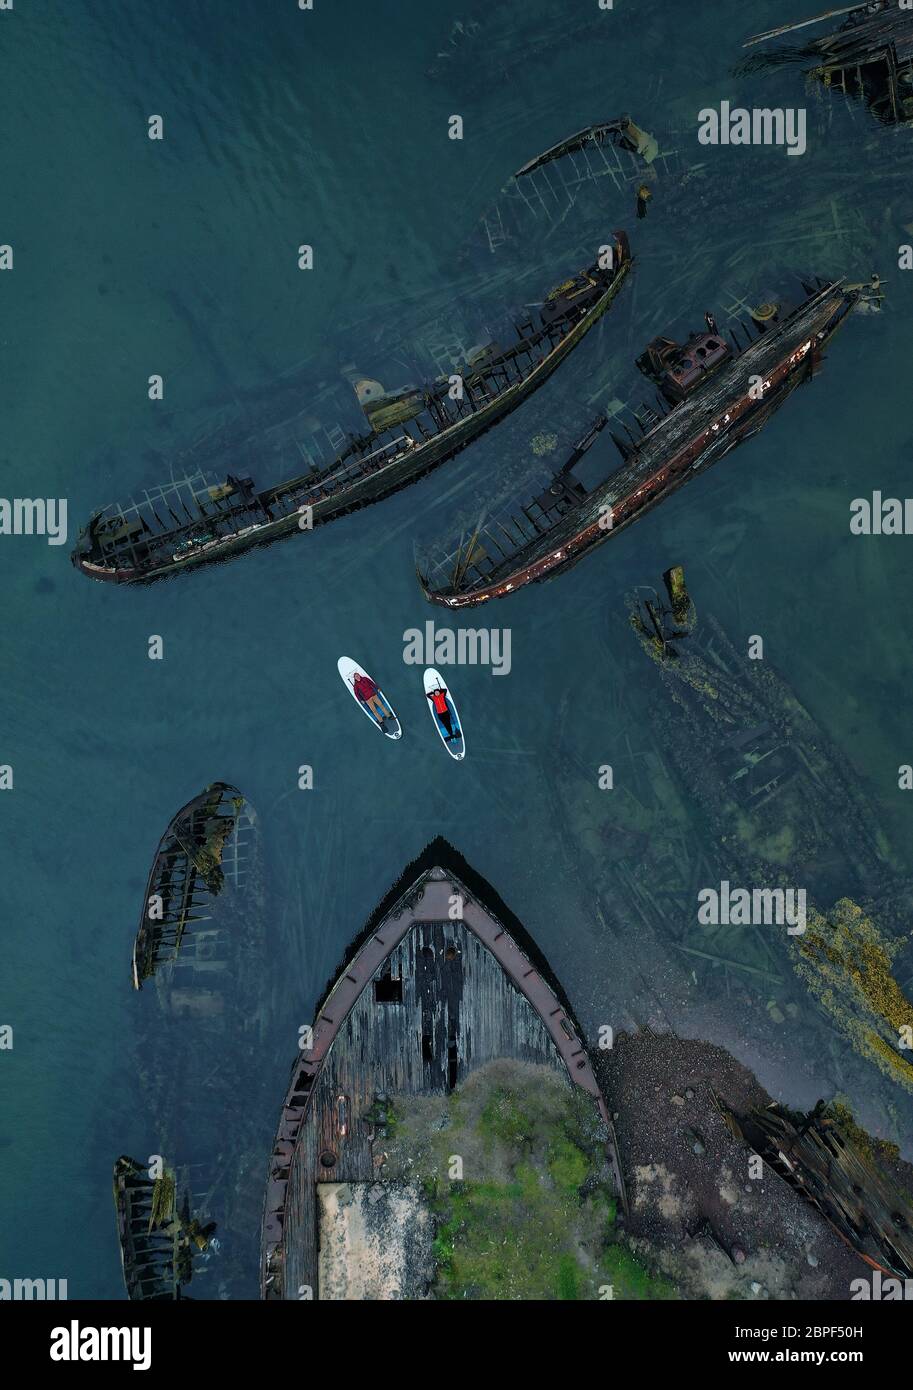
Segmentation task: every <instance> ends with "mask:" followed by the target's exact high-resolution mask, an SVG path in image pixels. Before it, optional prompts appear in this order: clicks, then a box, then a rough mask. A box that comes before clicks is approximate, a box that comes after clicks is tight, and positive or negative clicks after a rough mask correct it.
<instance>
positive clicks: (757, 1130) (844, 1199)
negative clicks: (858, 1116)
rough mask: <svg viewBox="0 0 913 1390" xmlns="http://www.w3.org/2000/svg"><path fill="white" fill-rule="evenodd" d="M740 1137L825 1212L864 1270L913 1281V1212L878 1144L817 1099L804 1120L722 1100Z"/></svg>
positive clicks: (782, 1110)
mask: <svg viewBox="0 0 913 1390" xmlns="http://www.w3.org/2000/svg"><path fill="white" fill-rule="evenodd" d="M717 1105H718V1107H719V1109H720V1112H721V1114H722V1115H723V1118H724V1119H725V1120H726V1123H727V1124H728V1125H729V1127H730V1129H731V1130H732V1132H733V1133H734V1134H735V1135H736V1137H737V1138H740V1139H743V1140H744V1141H745V1143H746V1144H749V1145H750V1146H751V1148H752V1149H753V1150H754V1151H755V1153H756V1154H758V1155H759V1156H760V1157H761V1158H763V1160H764V1162H765V1163H766V1164H767V1165H768V1167H769V1168H771V1169H772V1170H773V1171H774V1172H775V1173H777V1174H779V1176H780V1177H781V1178H783V1179H784V1181H786V1182H787V1183H789V1185H790V1187H792V1188H793V1189H794V1190H795V1191H796V1192H798V1193H800V1194H801V1195H802V1196H803V1197H804V1198H805V1199H806V1201H808V1202H810V1203H811V1204H812V1206H814V1207H815V1208H816V1209H817V1210H818V1211H820V1212H821V1214H822V1216H824V1218H825V1220H826V1221H828V1222H829V1223H830V1225H831V1226H832V1227H833V1228H834V1230H835V1231H837V1233H838V1234H839V1235H840V1236H842V1237H843V1239H844V1240H845V1241H846V1242H847V1244H848V1245H850V1246H852V1248H853V1249H854V1250H855V1251H856V1252H857V1253H858V1254H859V1255H861V1256H862V1258H863V1260H865V1262H866V1264H868V1265H871V1266H872V1268H873V1269H880V1270H882V1272H883V1273H885V1274H892V1275H895V1276H897V1277H898V1278H901V1279H910V1278H913V1206H911V1203H910V1198H909V1196H908V1194H907V1193H905V1192H904V1191H903V1190H902V1189H901V1188H900V1187H899V1186H898V1185H897V1183H896V1182H895V1181H894V1180H893V1179H892V1178H891V1177H890V1176H889V1174H888V1173H886V1172H885V1171H884V1169H883V1166H882V1165H881V1164H880V1163H879V1162H878V1161H877V1157H876V1148H877V1141H875V1144H874V1145H873V1143H872V1141H871V1140H870V1139H869V1138H868V1136H867V1135H864V1134H863V1132H862V1131H860V1130H858V1129H857V1127H856V1126H855V1124H853V1122H852V1119H851V1117H850V1116H848V1115H846V1114H841V1113H840V1112H839V1110H837V1111H836V1112H835V1108H834V1107H832V1106H831V1107H828V1106H825V1104H824V1102H823V1101H819V1102H818V1104H817V1105H816V1106H815V1108H814V1110H812V1111H810V1112H809V1113H808V1114H807V1115H801V1114H794V1113H793V1112H792V1111H790V1110H788V1109H787V1108H786V1107H785V1106H783V1105H778V1104H776V1103H774V1104H771V1105H769V1106H767V1107H766V1108H765V1109H755V1110H753V1111H752V1112H751V1113H750V1114H748V1115H736V1114H734V1113H733V1112H732V1111H731V1110H730V1109H729V1108H728V1107H727V1106H726V1105H725V1104H724V1103H723V1102H721V1101H720V1100H719V1098H717Z"/></svg>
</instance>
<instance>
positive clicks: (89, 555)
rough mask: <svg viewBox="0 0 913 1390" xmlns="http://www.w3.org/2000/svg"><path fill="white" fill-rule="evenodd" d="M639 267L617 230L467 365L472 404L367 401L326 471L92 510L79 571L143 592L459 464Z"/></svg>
mask: <svg viewBox="0 0 913 1390" xmlns="http://www.w3.org/2000/svg"><path fill="white" fill-rule="evenodd" d="M631 264H632V260H631V254H630V250H629V247H628V242H627V238H626V236H625V235H624V233H623V232H616V233H615V234H614V241H613V243H612V256H611V266H608V265H606V266H604V267H603V266H601V265H599V264H598V263H596V264H594V265H593V266H591V267H589V268H588V269H587V270H585V271H583V272H581V273H580V275H578V276H576V277H574V278H573V279H571V280H570V281H567V282H565V283H564V284H563V285H561V286H559V287H558V289H557V290H555V291H552V293H551V294H550V295H549V297H548V298H547V299H546V300H545V302H544V304H543V306H542V308H541V309H540V310H539V311H538V321H537V322H534V321H533V319H532V318H531V317H528V319H527V321H526V322H525V323H523V324H521V325H519V326H517V325H515V327H516V329H517V335H518V336H517V342H516V343H514V344H512V345H511V346H510V347H509V348H508V349H499V350H498V351H497V352H495V353H494V354H493V355H490V356H488V357H486V358H484V359H483V360H481V361H479V362H475V363H470V364H469V366H468V367H467V368H466V369H465V371H464V373H463V374H462V380H463V386H464V392H465V395H464V396H461V397H459V398H458V399H455V398H451V396H450V394H449V388H450V380H449V379H445V380H443V381H436V382H434V383H432V384H431V386H429V387H424V388H415V389H411V388H410V389H409V390H408V391H406V392H404V393H403V394H402V396H401V397H400V398H396V399H394V400H392V401H391V402H389V404H388V406H387V410H386V413H384V410H383V408H382V407H378V406H377V405H376V404H374V405H369V404H365V403H364V402H363V405H365V413H366V415H367V416H368V419H369V422H370V423H373V424H374V425H375V428H374V429H373V430H372V432H371V433H369V434H366V435H363V436H360V437H359V438H357V439H354V440H352V442H351V443H350V444H349V445H348V446H347V448H346V449H345V450H343V452H342V453H341V454H340V455H339V456H338V458H337V459H336V460H334V462H333V463H332V464H330V465H329V466H328V467H326V468H324V469H322V470H320V469H318V470H312V472H311V473H310V474H306V475H300V476H297V477H294V478H292V479H290V480H288V481H287V482H284V483H281V484H279V485H278V486H275V487H271V488H266V489H263V490H261V491H259V492H258V491H255V489H254V484H253V481H252V480H251V479H249V478H242V479H239V478H236V477H233V476H229V477H228V478H226V479H224V480H223V481H221V482H216V481H213V480H212V479H209V478H208V477H206V476H205V475H202V474H200V475H197V476H195V477H193V478H188V479H185V480H183V481H182V482H181V483H178V484H173V485H171V486H170V487H165V488H159V489H154V490H153V491H152V494H151V495H150V493H149V492H147V493H146V495H145V498H144V500H143V501H142V502H140V503H135V502H134V503H132V504H131V506H129V507H113V508H108V509H106V510H105V511H102V512H99V513H96V515H95V516H94V517H93V518H92V519H91V521H90V522H89V524H88V526H87V527H86V528H85V529H84V531H83V532H82V533H81V535H80V539H79V543H78V545H77V547H76V549H75V550H74V552H73V555H72V557H71V558H72V561H73V564H74V565H75V566H76V568H77V569H79V570H80V571H81V572H82V573H83V574H85V575H87V576H88V577H89V578H91V579H98V580H101V581H103V582H108V583H115V584H135V583H144V582H148V581H150V580H153V579H158V578H163V577H166V576H170V575H174V574H177V573H181V572H183V571H185V570H187V569H195V568H197V567H199V566H200V565H204V564H210V563H216V562H221V561H225V560H227V559H229V558H232V557H234V556H236V555H239V554H241V553H243V552H245V551H247V550H250V549H252V548H253V547H255V546H261V545H269V544H271V543H272V542H274V541H276V540H280V539H282V538H283V537H286V536H291V535H296V534H301V533H302V532H308V531H310V530H312V529H313V528H314V527H315V526H318V525H321V524H323V523H325V522H328V521H333V520H335V519H337V518H338V517H341V516H343V515H345V514H346V513H348V512H351V511H354V510H356V509H357V508H359V507H364V506H367V505H369V504H370V503H373V502H380V501H382V500H383V499H384V498H386V497H389V496H391V495H392V494H393V493H395V492H398V491H399V490H400V489H402V488H404V487H406V486H408V485H409V484H410V483H413V482H416V481H418V479H419V478H421V477H424V476H425V475H426V474H427V473H429V472H431V470H432V469H434V468H436V467H438V465H440V464H441V463H444V462H445V461H446V460H448V459H450V458H453V457H454V455H456V454H457V453H459V452H460V451H461V450H462V449H464V448H465V447H466V446H467V445H468V444H470V443H471V442H472V441H473V440H475V439H477V438H478V437H479V436H480V435H482V434H483V433H484V432H485V431H486V430H488V429H491V428H492V426H493V425H495V424H497V423H498V422H499V421H500V420H502V419H504V417H505V416H507V415H509V414H510V413H511V411H513V410H515V409H516V408H517V406H519V405H520V404H521V403H522V402H523V401H525V400H526V399H527V398H528V397H529V396H530V395H531V394H532V393H533V392H534V391H536V390H537V389H538V388H539V387H540V386H541V385H542V384H543V383H544V382H545V381H547V380H548V378H549V377H550V376H551V375H552V373H553V372H554V371H555V370H556V369H557V368H558V367H559V366H560V364H561V363H562V362H563V361H564V359H565V358H566V357H567V356H568V355H569V354H570V353H571V352H572V351H573V350H574V348H575V347H576V346H577V345H578V344H579V343H580V342H581V341H582V339H583V338H584V337H585V335H586V334H587V332H588V331H589V330H590V328H592V326H593V325H594V324H595V323H596V322H597V321H598V320H599V319H600V318H601V317H602V315H603V314H604V313H605V312H606V310H607V309H608V308H609V306H610V305H611V303H612V301H613V300H614V298H615V296H616V295H617V293H618V291H619V290H620V289H621V286H622V285H623V283H624V281H625V279H626V277H627V275H628V272H629V270H630V267H631ZM372 417H373V419H372ZM391 421H393V422H395V423H390V422H391ZM381 422H383V423H381ZM410 425H411V426H412V428H411V430H410V428H409V426H410ZM163 515H164V516H165V517H166V518H167V516H169V515H170V518H171V520H172V521H173V522H174V525H173V526H170V525H169V524H168V523H167V521H163Z"/></svg>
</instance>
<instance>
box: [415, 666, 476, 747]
mask: <svg viewBox="0 0 913 1390" xmlns="http://www.w3.org/2000/svg"><path fill="white" fill-rule="evenodd" d="M424 682H425V698H426V699H427V701H428V708H429V709H430V711H431V718H432V719H433V720H434V727H435V728H436V729H437V731H438V733H439V734H440V736H441V742H442V743H443V745H444V747H445V748H446V749H447V752H448V753H449V754H450V756H451V758H456V759H457V761H458V762H459V760H460V758H465V756H466V740H465V738H464V737H463V724H462V721H461V719H460V716H459V714H458V713H457V707H456V702H455V701H454V698H453V696H452V695H451V693H450V687H449V686H447V685H445V684H444V678H443V676H442V675H441V674H440V672H439V671H435V669H434V667H433V666H429V667H428V669H427V670H426V671H425V675H424ZM441 690H442V691H443V692H444V698H445V699H446V701H447V713H448V714H449V715H450V733H449V734H448V732H447V726H446V723H445V721H444V720H443V719H442V718H441V716H440V715H439V714H438V712H437V710H436V709H435V708H434V701H433V700H432V698H431V696H432V695H434V693H435V692H436V691H441Z"/></svg>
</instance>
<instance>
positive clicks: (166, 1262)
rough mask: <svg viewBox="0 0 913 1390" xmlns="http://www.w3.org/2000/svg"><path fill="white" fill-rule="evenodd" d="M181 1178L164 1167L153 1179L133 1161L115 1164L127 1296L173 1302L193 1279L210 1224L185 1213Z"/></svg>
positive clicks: (116, 1206) (186, 1196)
mask: <svg viewBox="0 0 913 1390" xmlns="http://www.w3.org/2000/svg"><path fill="white" fill-rule="evenodd" d="M185 1180H186V1175H185V1174H181V1173H178V1172H176V1171H175V1169H174V1168H172V1167H169V1166H167V1165H165V1164H163V1165H162V1166H161V1172H160V1173H158V1174H157V1176H155V1177H153V1176H152V1175H151V1173H150V1170H149V1169H148V1168H145V1167H143V1165H142V1164H141V1163H137V1161H136V1159H135V1158H128V1157H127V1156H126V1155H122V1156H121V1157H120V1158H119V1159H118V1160H117V1162H116V1163H115V1165H114V1209H115V1212H116V1214H117V1233H118V1238H119V1240H120V1253H121V1263H122V1265H123V1271H124V1283H125V1284H126V1287H127V1296H128V1298H130V1299H131V1300H134V1301H139V1300H151V1301H159V1302H161V1301H166V1300H168V1301H173V1300H178V1299H181V1298H186V1297H187V1295H186V1294H182V1292H181V1290H182V1289H183V1288H185V1287H186V1285H188V1284H189V1283H190V1281H191V1279H192V1278H193V1262H194V1259H195V1258H196V1257H197V1256H198V1255H200V1254H202V1253H203V1252H204V1251H205V1250H206V1249H207V1248H208V1246H209V1242H210V1238H211V1237H212V1235H213V1233H214V1231H215V1225H214V1223H212V1222H207V1223H206V1224H205V1225H202V1224H201V1223H200V1222H199V1221H198V1220H197V1219H196V1218H195V1217H194V1216H192V1215H191V1211H190V1197H189V1194H188V1192H187V1191H186V1188H185V1187H184V1186H183V1183H184V1182H185Z"/></svg>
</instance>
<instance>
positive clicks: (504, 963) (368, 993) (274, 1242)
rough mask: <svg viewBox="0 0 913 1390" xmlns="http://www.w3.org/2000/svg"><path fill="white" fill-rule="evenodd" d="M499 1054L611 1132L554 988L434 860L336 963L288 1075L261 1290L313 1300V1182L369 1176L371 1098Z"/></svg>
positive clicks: (419, 1091) (422, 1088) (409, 1089)
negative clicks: (336, 973) (548, 1079)
mask: <svg viewBox="0 0 913 1390" xmlns="http://www.w3.org/2000/svg"><path fill="white" fill-rule="evenodd" d="M455 904H459V906H460V908H461V911H462V916H461V917H457V918H453V917H451V913H452V912H453V911H454V910H455ZM503 1057H509V1058H516V1059H519V1060H522V1061H528V1062H534V1063H538V1064H540V1065H547V1066H551V1067H553V1068H554V1069H556V1070H557V1071H563V1072H565V1074H566V1075H567V1077H568V1079H569V1082H571V1083H573V1084H574V1085H576V1086H579V1087H581V1088H582V1089H583V1090H584V1091H586V1092H587V1093H588V1094H589V1095H591V1096H592V1097H593V1100H594V1103H595V1105H596V1107H597V1109H598V1111H599V1113H600V1115H601V1117H602V1120H603V1122H604V1124H605V1126H606V1133H607V1138H608V1137H609V1135H610V1133H611V1122H610V1121H609V1117H608V1114H607V1112H606V1108H605V1104H604V1102H603V1100H602V1096H601V1094H600V1091H599V1087H598V1084H597V1082H596V1078H595V1075H594V1073H593V1069H592V1067H591V1065H590V1061H589V1058H588V1056H587V1052H586V1048H585V1047H584V1045H583V1043H582V1042H581V1041H580V1039H579V1038H578V1036H577V1032H576V1029H575V1026H574V1024H573V1023H572V1021H571V1020H570V1019H569V1018H568V1016H567V1013H566V1010H565V1009H564V1007H563V1006H562V1004H561V1003H560V1002H559V1000H558V998H557V996H556V994H555V992H554V991H553V990H552V988H551V986H550V985H549V984H548V983H547V982H546V981H545V980H544V979H543V978H542V975H541V974H540V972H539V971H538V970H537V969H536V967H535V966H534V965H532V964H531V962H530V960H529V959H528V957H527V956H526V955H525V954H524V952H523V951H522V950H521V949H520V947H519V946H518V944H517V943H516V941H515V940H514V939H513V937H512V936H511V935H510V933H509V932H508V931H507V930H506V929H505V928H504V926H503V925H502V924H501V923H500V922H499V921H498V920H497V918H496V917H494V915H493V914H492V913H491V912H490V911H489V910H488V909H487V908H486V907H485V906H484V905H483V904H482V903H480V902H479V901H478V899H477V898H473V896H472V895H471V894H470V892H469V890H468V889H467V888H466V887H465V885H464V884H462V883H461V882H460V881H459V880H458V879H457V878H456V877H455V876H454V875H453V874H451V873H448V872H446V871H445V870H443V869H441V868H433V869H430V870H429V871H427V872H426V873H425V874H423V875H422V876H421V877H420V878H419V879H418V880H417V881H416V883H415V884H414V885H412V887H411V888H410V889H409V890H408V891H407V893H406V894H405V895H404V896H403V897H402V898H401V899H400V900H399V901H398V902H397V903H396V904H395V905H394V907H393V908H392V909H391V911H390V912H389V913H388V914H387V915H386V916H385V917H384V918H383V919H382V920H381V921H380V923H379V924H378V925H377V927H376V928H375V929H374V931H373V932H372V933H371V935H370V936H369V937H368V939H367V940H366V941H365V942H364V944H363V945H362V946H361V948H360V950H359V951H358V952H357V954H356V955H355V956H354V958H353V959H352V960H351V962H350V963H349V964H348V966H347V967H346V968H345V969H344V971H343V973H342V975H341V976H340V978H339V979H338V980H337V982H336V984H335V985H334V987H333V989H332V990H331V991H330V993H329V995H328V997H327V999H326V1002H325V1004H324V1007H323V1008H322V1010H321V1011H320V1014H319V1016H318V1018H317V1020H316V1022H315V1025H314V1030H313V1046H312V1047H311V1048H310V1049H309V1050H307V1051H304V1052H303V1053H302V1056H301V1060H300V1062H298V1063H297V1065H296V1067H295V1069H294V1071H293V1074H292V1080H291V1084H290V1087H289V1091H288V1094H287V1097H286V1103H285V1107H284V1109H283V1112H282V1120H281V1123H280V1127H279V1132H278V1134H277V1138H276V1144H275V1147H274V1151H273V1155H272V1158H271V1161H270V1172H269V1180H268V1188H267V1196H266V1203H265V1210H264V1225H263V1248H262V1266H261V1281H262V1285H261V1287H262V1294H263V1296H264V1297H265V1298H286V1299H297V1298H301V1297H310V1296H313V1297H317V1296H318V1288H317V1254H318V1230H317V1201H316V1192H315V1184H316V1183H318V1182H320V1181H327V1182H358V1183H365V1182H371V1181H373V1180H375V1179H376V1178H377V1176H378V1174H377V1172H376V1171H375V1167H374V1157H373V1154H372V1148H371V1136H372V1133H373V1128H372V1125H371V1122H370V1120H369V1119H368V1118H367V1115H368V1112H369V1111H371V1110H372V1108H373V1107H374V1106H375V1104H376V1101H377V1097H378V1094H380V1095H387V1094H389V1095H399V1096H403V1095H429V1094H434V1093H439V1094H446V1093H447V1092H449V1091H450V1090H452V1089H453V1088H454V1087H455V1086H457V1085H459V1084H460V1082H462V1081H463V1080H464V1079H465V1077H466V1076H468V1075H469V1073H470V1072H472V1071H474V1070H475V1069H476V1068H477V1067H480V1066H483V1065H484V1064H485V1063H487V1062H491V1061H494V1060H496V1059H498V1058H503ZM610 1150H611V1153H610V1156H611V1157H612V1158H613V1160H614V1144H612V1145H610ZM308 1291H310V1292H308Z"/></svg>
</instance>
